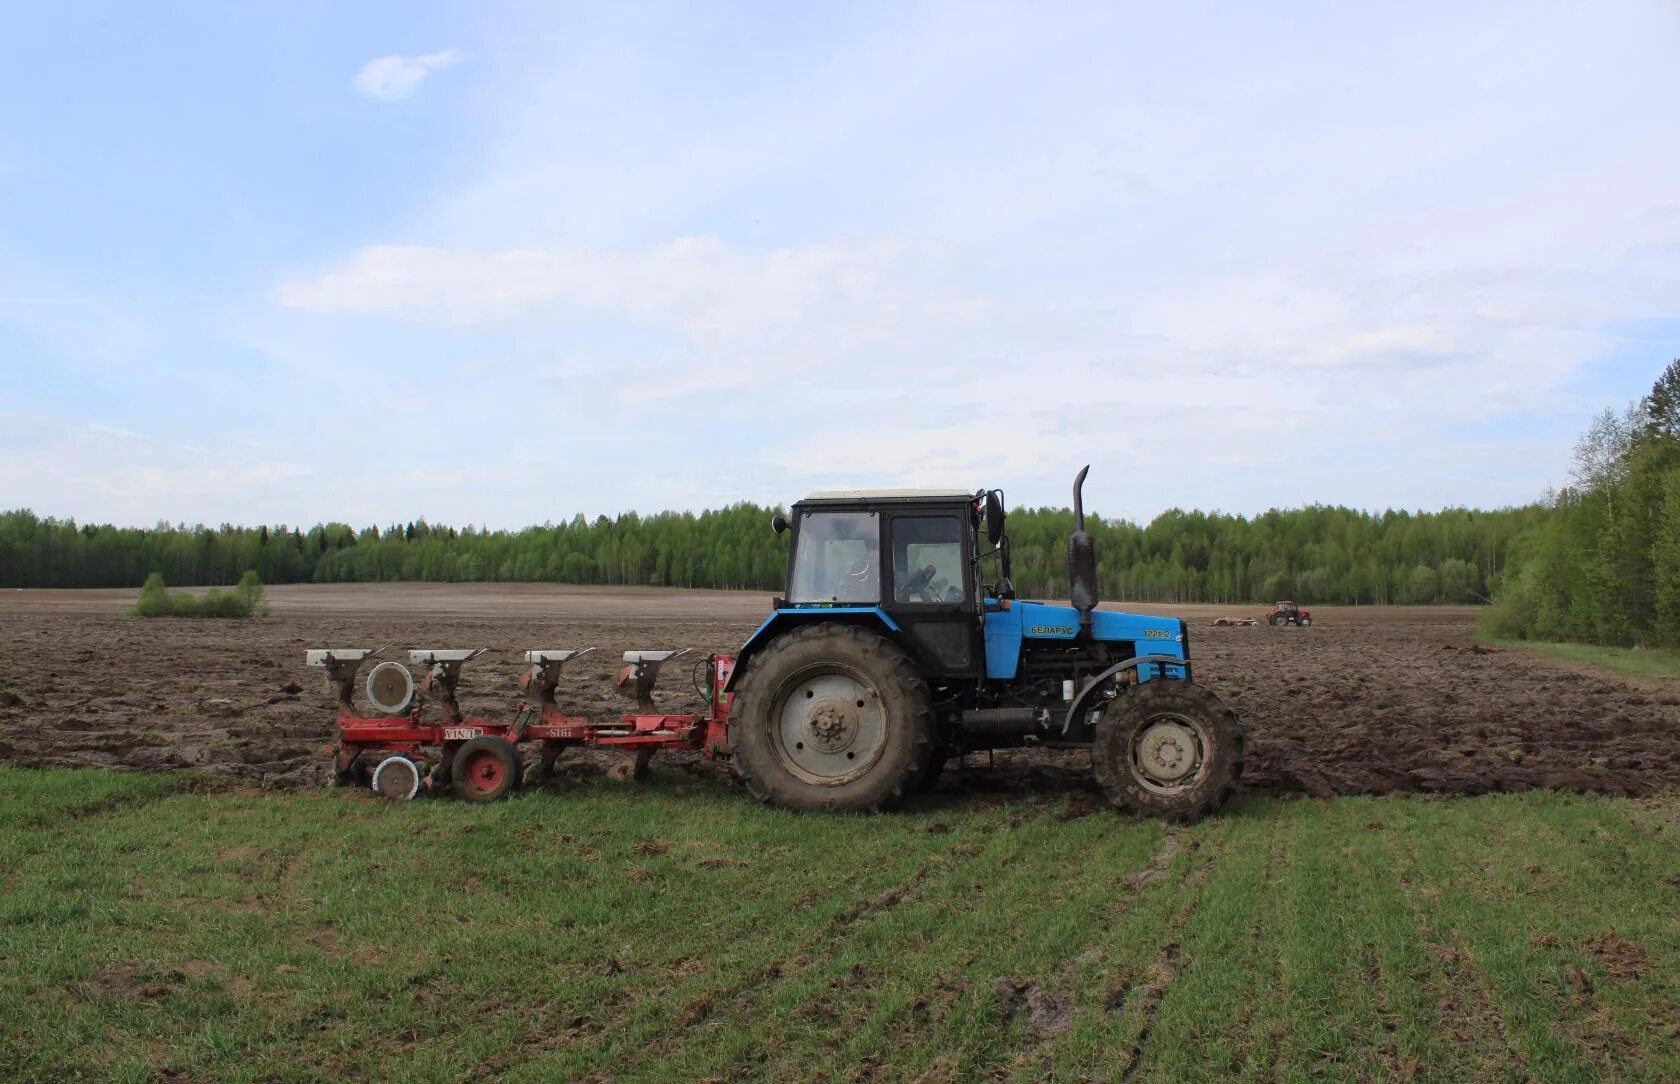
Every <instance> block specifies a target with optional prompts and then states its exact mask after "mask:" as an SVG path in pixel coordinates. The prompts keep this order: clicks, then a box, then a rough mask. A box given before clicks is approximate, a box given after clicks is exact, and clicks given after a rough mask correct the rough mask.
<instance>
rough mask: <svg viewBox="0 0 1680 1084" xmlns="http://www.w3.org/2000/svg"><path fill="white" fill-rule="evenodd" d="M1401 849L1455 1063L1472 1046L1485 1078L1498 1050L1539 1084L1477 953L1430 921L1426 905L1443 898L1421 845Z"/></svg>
mask: <svg viewBox="0 0 1680 1084" xmlns="http://www.w3.org/2000/svg"><path fill="white" fill-rule="evenodd" d="M1400 849H1401V850H1402V851H1403V852H1404V854H1405V857H1406V869H1405V870H1402V871H1401V872H1400V875H1399V876H1400V892H1401V896H1402V898H1404V899H1405V900H1406V901H1407V904H1408V906H1409V909H1410V911H1411V913H1412V917H1413V919H1414V920H1415V921H1416V922H1417V927H1416V929H1417V934H1418V936H1419V937H1420V938H1422V940H1423V942H1424V948H1425V952H1426V953H1427V954H1428V956H1429V957H1430V958H1431V959H1432V960H1433V966H1432V967H1431V971H1433V972H1434V974H1435V975H1436V976H1438V978H1439V980H1440V982H1439V983H1438V984H1437V983H1428V984H1426V989H1430V991H1431V992H1432V993H1434V994H1435V995H1436V1000H1435V1013H1436V1019H1437V1021H1438V1023H1439V1025H1440V1028H1439V1030H1440V1033H1441V1034H1442V1035H1444V1036H1446V1037H1447V1038H1449V1039H1451V1040H1452V1054H1453V1055H1455V1057H1454V1060H1455V1061H1459V1062H1460V1063H1461V1064H1462V1063H1463V1062H1462V1059H1460V1058H1459V1057H1457V1055H1459V1054H1461V1053H1462V1052H1463V1051H1464V1050H1465V1049H1466V1048H1468V1049H1469V1050H1470V1051H1472V1052H1473V1053H1476V1054H1479V1055H1480V1056H1479V1057H1477V1058H1476V1059H1475V1061H1476V1062H1477V1063H1478V1064H1477V1065H1476V1066H1475V1069H1474V1072H1475V1075H1476V1076H1478V1077H1481V1078H1485V1077H1487V1076H1488V1075H1489V1071H1490V1070H1491V1068H1492V1067H1490V1066H1488V1065H1487V1064H1486V1061H1487V1059H1488V1058H1489V1057H1490V1056H1492V1054H1493V1052H1495V1051H1502V1052H1503V1054H1504V1060H1503V1065H1501V1066H1499V1068H1501V1069H1503V1070H1504V1071H1505V1072H1506V1073H1507V1074H1509V1075H1512V1076H1518V1077H1521V1078H1522V1079H1524V1080H1527V1081H1530V1082H1531V1084H1538V1079H1539V1078H1537V1077H1536V1076H1535V1075H1534V1073H1533V1072H1532V1070H1530V1068H1529V1065H1528V1059H1527V1058H1526V1057H1525V1056H1524V1055H1523V1053H1522V1051H1520V1050H1519V1049H1517V1046H1516V1043H1515V1042H1514V1041H1513V1040H1512V1038H1511V1034H1510V1031H1509V1029H1508V1028H1507V1027H1506V1024H1505V1017H1504V1014H1502V1013H1501V1012H1500V1011H1499V1007H1498V1004H1497V1001H1496V999H1495V997H1494V995H1493V992H1492V990H1491V988H1490V987H1489V986H1488V984H1487V980H1486V978H1485V976H1483V974H1482V972H1481V969H1480V968H1479V967H1478V966H1477V965H1476V958H1475V955H1474V954H1473V953H1472V952H1471V951H1470V949H1469V947H1468V946H1466V945H1465V944H1464V940H1463V936H1462V934H1460V933H1459V931H1458V930H1456V929H1454V930H1449V931H1448V932H1447V935H1446V936H1445V937H1444V938H1443V937H1442V936H1441V935H1440V934H1439V932H1438V930H1437V927H1436V925H1435V924H1433V923H1431V922H1430V920H1429V919H1430V916H1429V914H1428V911H1427V908H1426V905H1425V903H1424V902H1423V901H1425V900H1430V901H1433V900H1438V899H1439V898H1440V890H1439V889H1438V888H1435V887H1433V886H1432V885H1429V884H1428V883H1426V882H1425V881H1424V880H1423V874H1422V862H1421V859H1420V857H1419V855H1418V852H1417V846H1416V844H1415V843H1413V842H1412V841H1411V840H1406V841H1404V842H1403V843H1402V844H1401V846H1400ZM1408 871H1410V872H1408Z"/></svg>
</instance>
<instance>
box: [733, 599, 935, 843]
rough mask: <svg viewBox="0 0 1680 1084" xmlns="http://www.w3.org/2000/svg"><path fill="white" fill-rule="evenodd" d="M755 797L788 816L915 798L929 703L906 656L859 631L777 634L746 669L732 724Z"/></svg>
mask: <svg viewBox="0 0 1680 1084" xmlns="http://www.w3.org/2000/svg"><path fill="white" fill-rule="evenodd" d="M729 735H730V745H731V747H732V750H733V752H734V760H735V765H736V770H737V771H738V772H739V774H740V776H741V780H742V782H743V783H744V784H745V785H746V788H747V790H748V791H749V792H750V793H751V794H752V795H753V797H755V798H757V799H759V800H760V801H763V802H770V803H772V804H774V805H778V806H782V807H784V808H787V809H800V810H832V811H839V812H869V811H874V810H878V809H883V808H885V807H887V806H890V805H893V804H894V803H896V802H898V801H899V800H900V799H902V798H903V797H904V796H905V795H907V794H909V793H911V792H912V791H913V790H914V789H915V787H916V784H917V783H918V782H919V781H920V780H921V779H922V778H923V776H924V773H926V771H927V770H928V764H929V762H930V760H931V759H932V756H933V747H934V739H935V733H934V724H933V705H932V699H931V697H930V696H929V693H928V687H927V683H926V682H925V681H924V680H922V676H921V674H920V673H918V672H917V670H916V667H915V664H914V663H912V662H911V661H910V657H909V656H908V655H906V654H905V653H904V652H903V651H902V650H900V649H899V648H898V647H897V646H896V645H895V644H893V643H892V642H891V641H890V640H887V639H885V638H884V637H882V636H879V635H877V634H876V633H874V632H872V631H870V630H868V629H865V628H860V627H858V626H856V625H843V624H839V623H832V622H823V623H821V624H814V625H806V626H804V627H802V628H797V629H794V630H793V631H792V632H789V633H787V634H786V635H784V636H781V637H779V638H778V639H776V640H775V641H773V642H772V643H770V644H769V645H768V646H767V647H765V648H764V649H763V651H761V652H760V653H759V654H758V655H757V656H756V657H755V658H753V659H752V660H751V661H750V662H749V663H748V664H747V670H746V672H745V673H744V674H742V675H741V681H740V683H739V685H738V686H737V687H736V693H735V699H734V701H733V702H732V709H731V711H730V719H729Z"/></svg>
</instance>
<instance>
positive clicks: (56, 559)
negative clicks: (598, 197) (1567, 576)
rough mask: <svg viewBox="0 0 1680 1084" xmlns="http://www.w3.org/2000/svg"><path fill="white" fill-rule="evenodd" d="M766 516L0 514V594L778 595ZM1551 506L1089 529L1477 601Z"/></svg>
mask: <svg viewBox="0 0 1680 1084" xmlns="http://www.w3.org/2000/svg"><path fill="white" fill-rule="evenodd" d="M775 511H777V510H776V509H772V508H764V507H760V506H758V505H754V504H736V505H732V506H730V507H728V508H723V509H718V510H714V511H707V512H701V513H698V514H694V513H690V512H661V513H658V514H656V515H645V516H644V515H638V514H636V513H634V512H628V513H625V514H623V515H621V516H618V517H616V518H609V517H606V516H600V517H597V518H596V519H594V520H588V519H585V518H584V517H582V516H575V517H573V518H572V519H571V520H569V521H566V522H563V523H558V524H544V525H542V526H537V527H526V528H524V529H521V530H515V531H506V530H484V529H481V528H474V527H463V528H455V527H447V526H439V525H434V524H429V523H426V522H424V521H416V522H413V523H403V524H393V525H389V526H367V527H363V528H360V529H353V528H352V527H350V526H348V525H346V524H342V523H325V524H316V525H315V526H312V527H308V528H303V527H295V526H283V525H277V526H258V527H236V526H231V525H226V524H224V525H222V526H220V527H214V528H212V527H206V526H202V525H200V526H189V525H184V524H176V525H170V524H162V523H160V524H158V525H157V526H155V527H151V528H144V529H142V528H134V527H119V526H113V525H110V524H82V525H78V524H77V523H75V522H74V521H72V520H64V519H48V518H41V517H38V516H36V515H34V514H33V513H31V512H29V511H12V512H5V513H0V586H6V587H130V586H139V585H140V584H141V583H142V582H144V581H145V579H146V577H147V576H148V575H149V574H151V573H154V572H155V573H158V574H161V575H162V576H163V578H164V580H165V581H166V582H167V583H168V584H170V585H171V586H186V585H203V584H212V585H227V584H233V583H237V582H238V581H239V579H240V577H241V575H242V574H243V573H245V572H246V571H248V570H254V571H255V572H256V573H257V575H258V576H259V577H261V579H262V582H264V583H268V584H278V583H307V582H314V583H335V582H376V581H393V580H430V581H453V582H472V581H486V580H499V581H519V582H536V581H546V582H554V583H576V584H616V585H648V586H665V587H706V588H750V589H759V590H766V591H773V590H779V589H780V588H781V587H782V580H783V576H784V572H785V567H786V561H787V536H778V535H776V534H775V533H773V532H772V531H771V529H770V517H771V514H772V513H773V512H775ZM1551 514H1553V509H1551V508H1549V507H1543V506H1540V505H1533V506H1527V507H1522V508H1512V509H1502V510H1499V511H1492V512H1480V511H1472V510H1469V509H1463V508H1454V509H1447V510H1444V511H1440V512H1406V511H1386V512H1382V513H1371V512H1365V511H1360V510H1356V509H1351V508H1343V507H1324V506H1317V505H1315V506H1311V507H1307V508H1297V509H1292V510H1288V511H1270V512H1266V513H1264V514H1263V515H1259V516H1254V517H1252V518H1250V517H1244V516H1237V515H1226V514H1222V513H1217V512H1215V513H1204V512H1185V511H1180V510H1178V509H1173V510H1170V511H1167V512H1164V513H1162V514H1161V515H1159V516H1156V517H1155V518H1154V519H1153V520H1151V521H1150V522H1149V523H1148V524H1147V525H1144V526H1140V525H1138V524H1135V523H1131V522H1128V521H1125V520H1110V519H1103V518H1101V517H1095V518H1093V519H1090V520H1089V521H1088V529H1089V530H1090V531H1091V533H1092V535H1093V536H1094V538H1095V541H1096V547H1097V556H1098V571H1099V573H1100V575H1101V578H1102V592H1103V597H1104V598H1107V599H1111V600H1130V601H1138V602H1213V603H1269V602H1272V601H1274V600H1276V599H1280V598H1294V599H1297V600H1299V601H1302V602H1307V603H1351V604H1367V603H1377V604H1392V603H1434V602H1442V603H1477V602H1486V601H1488V599H1489V598H1490V597H1491V595H1492V594H1493V592H1494V590H1495V589H1496V587H1497V586H1498V584H1499V582H1500V579H1501V576H1502V574H1503V573H1504V570H1505V566H1506V562H1507V560H1508V559H1509V554H1510V551H1511V548H1512V545H1513V542H1514V541H1515V539H1516V538H1517V537H1518V536H1519V535H1521V534H1523V532H1525V531H1526V530H1528V529H1530V528H1532V527H1535V526H1536V525H1537V524H1539V523H1540V522H1541V521H1542V520H1543V519H1544V518H1546V517H1547V516H1548V515H1551ZM1072 527H1073V515H1072V513H1071V512H1070V511H1069V510H1068V509H1065V508H1022V509H1016V510H1013V511H1012V512H1011V513H1010V515H1009V535H1010V539H1011V545H1012V553H1013V559H1014V582H1015V585H1016V588H1017V591H1018V593H1020V594H1021V595H1022V596H1024V597H1046V598H1053V597H1058V596H1061V595H1064V594H1065V593H1066V591H1067V570H1066V563H1065V562H1066V557H1065V555H1066V547H1067V536H1068V533H1069V532H1070V531H1071V530H1072Z"/></svg>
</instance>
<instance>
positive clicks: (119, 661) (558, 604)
mask: <svg viewBox="0 0 1680 1084" xmlns="http://www.w3.org/2000/svg"><path fill="white" fill-rule="evenodd" d="M134 595H135V592H134V591H132V590H109V591H7V592H0V762H5V763H12V764H21V765H44V764H50V765H95V766H104V767H112V768H138V769H193V770H200V771H209V772H213V773H220V774H227V775H230V776H234V777H237V778H240V779H244V780H248V781H252V782H257V783H261V784H263V785H276V786H297V785H314V784H317V783H320V782H323V781H324V780H325V779H326V776H327V754H328V751H329V749H330V746H331V742H332V721H333V707H332V701H331V698H330V696H329V694H328V692H327V690H326V685H325V681H324V680H323V678H322V675H321V672H320V671H316V670H310V669H309V668H307V667H305V666H304V665H303V652H304V649H305V648H309V647H322V646H381V645H389V646H391V647H393V648H397V649H406V648H409V647H491V648H494V649H495V651H494V653H492V654H491V655H488V656H486V657H485V658H484V659H481V660H479V661H477V662H474V663H472V664H470V665H469V666H468V667H467V670H466V678H465V680H464V681H463V683H462V703H463V707H465V708H466V709H467V710H468V711H469V712H470V713H481V714H491V715H494V714H499V713H503V712H506V711H508V710H509V709H510V707H511V704H512V701H513V699H514V695H515V685H514V681H515V678H516V677H517V675H518V672H519V670H520V664H519V661H518V660H519V657H520V653H521V652H523V651H524V650H525V649H526V648H531V647H584V646H590V645H594V646H598V647H600V648H601V649H602V650H601V651H600V653H598V654H597V655H594V656H590V657H588V658H586V659H584V660H580V663H579V664H577V665H575V666H574V667H573V668H572V669H571V670H569V671H568V675H567V681H566V682H565V683H564V684H563V685H562V687H561V693H562V703H564V704H566V705H567V706H568V708H570V709H572V710H576V711H580V712H585V713H603V714H610V713H615V712H617V711H619V710H621V708H623V707H624V706H625V703H624V702H623V701H621V700H620V699H618V697H617V696H616V694H615V693H613V691H612V690H611V689H610V687H609V686H608V684H607V679H608V678H609V676H610V675H611V674H612V673H613V671H614V670H615V669H616V666H617V659H618V654H619V652H621V651H622V650H624V649H625V648H632V647H643V648H649V647H673V648H674V647H692V648H694V649H696V650H697V651H699V652H702V653H704V652H707V651H729V650H733V649H734V648H736V647H737V646H738V645H739V644H740V642H741V641H742V639H744V638H745V636H746V635H747V634H748V633H749V632H750V631H751V630H752V628H753V627H754V626H755V625H757V623H758V622H759V621H760V620H761V619H762V617H763V616H764V615H765V613H766V612H767V611H768V595H767V594H766V593H759V592H750V593H749V592H713V591H662V590H655V589H642V588H625V589H612V588H583V587H567V586H557V585H535V586H531V585H512V584H495V585H459V584H381V585H327V586H281V587H274V588H270V590H269V598H270V602H271V605H272V607H273V613H272V615H271V616H270V617H268V618H264V619H260V620H255V621H246V622H238V621H231V622H229V621H180V620H168V619H164V620H150V621H143V620H138V619H133V618H128V617H125V616H123V610H124V609H125V608H126V607H127V606H128V605H130V604H131V603H132V601H133V598H134ZM1128 608H1133V609H1138V610H1142V611H1145V612H1155V613H1172V614H1176V615H1178V616H1182V617H1184V618H1185V619H1186V620H1187V621H1188V622H1189V623H1190V626H1191V629H1192V635H1191V639H1192V653H1193V657H1194V659H1195V661H1196V666H1197V679H1198V680H1199V681H1201V682H1202V683H1204V684H1206V685H1208V686H1210V687H1212V688H1213V689H1214V690H1215V691H1217V692H1218V693H1219V694H1220V695H1221V696H1223V697H1225V698H1226V700H1227V701H1228V702H1229V703H1230V704H1231V706H1232V707H1233V708H1235V709H1236V711H1237V713H1238V714H1239V715H1240V716H1241V717H1242V718H1243V720H1244V722H1245V723H1246V724H1247V726H1248V728H1249V734H1250V739H1251V741H1250V758H1249V763H1248V769H1247V773H1246V775H1245V785H1244V789H1245V790H1247V791H1249V792H1256V793H1282V794H1287V793H1305V794H1312V795H1333V794H1361V793H1365V794H1380V793H1388V792H1438V793H1456V794H1473V793H1481V792H1486V791H1499V790H1523V789H1529V788H1535V787H1540V788H1550V789H1561V790H1572V791H1594V792H1602V793H1609V794H1649V793H1654V792H1659V791H1667V790H1672V789H1675V788H1676V787H1680V684H1673V683H1665V682H1658V681H1639V680H1636V679H1627V678H1619V677H1615V676H1613V675H1609V674H1607V673H1601V672H1598V671H1596V670H1593V669H1590V668H1586V667H1583V666H1581V665H1578V664H1571V663H1568V662H1564V661H1561V660H1556V659H1552V658H1548V657H1545V656H1541V655H1538V654H1535V653H1531V652H1527V651H1521V650H1500V649H1489V648H1485V647H1482V646H1479V645H1477V644H1475V643H1474V642H1473V641H1472V632H1473V629H1474V622H1475V615H1476V611H1475V610H1473V609H1468V608H1450V607H1431V608H1410V607H1360V608H1334V607H1327V608H1315V610H1314V618H1315V622H1316V623H1315V624H1314V626H1313V627H1312V628H1309V629H1294V628H1281V629H1274V628H1270V627H1266V626H1260V627H1254V628H1247V627H1240V628H1212V627H1209V626H1210V623H1211V621H1212V620H1213V618H1214V617H1216V616H1222V615H1228V616H1244V615H1247V614H1249V613H1251V612H1254V613H1258V612H1260V609H1261V608H1258V607H1211V606H1187V607H1161V606H1147V605H1139V606H1135V607H1128ZM662 703H663V704H665V705H666V706H668V707H669V708H671V709H672V710H691V709H696V708H698V707H699V698H698V696H697V695H696V694H695V692H694V691H693V689H692V687H691V685H690V681H689V675H688V672H687V670H686V668H684V667H681V666H672V667H669V668H668V669H667V672H666V674H665V677H664V681H663V688H662ZM985 761H986V758H985V757H984V756H976V757H971V758H970V760H969V763H968V765H966V766H965V769H964V771H963V772H962V773H961V775H960V777H959V774H958V773H957V772H956V771H955V770H952V771H948V772H947V774H946V781H945V783H944V788H945V790H946V791H947V792H951V793H956V792H961V791H966V790H969V789H976V788H978V789H995V788H997V787H1004V788H1009V789H1014V788H1016V787H1019V788H1023V789H1034V790H1036V789H1045V790H1078V789H1085V788H1088V787H1090V786H1091V784H1090V782H1089V773H1088V771H1087V770H1086V765H1085V758H1084V757H1083V755H1082V754H1078V753H1015V754H1010V755H1003V754H1000V755H999V756H998V758H997V762H996V768H995V769H992V770H984V771H983V770H979V769H980V766H981V765H983V764H984V763H985ZM661 763H664V764H667V765H668V766H674V767H677V768H680V769H684V770H690V771H698V772H703V773H705V774H708V775H712V776H715V777H716V778H717V780H718V783H719V785H720V786H721V785H727V779H728V777H727V773H724V772H721V771H716V770H714V769H713V768H712V767H711V766H710V765H706V764H703V763H701V762H699V761H698V758H693V757H682V756H676V755H670V754H666V755H663V756H662V757H661V759H660V760H656V761H655V766H656V768H657V766H658V765H659V764H661ZM578 770H580V771H581V770H588V764H587V763H586V764H585V765H584V766H582V767H580V768H579V769H578Z"/></svg>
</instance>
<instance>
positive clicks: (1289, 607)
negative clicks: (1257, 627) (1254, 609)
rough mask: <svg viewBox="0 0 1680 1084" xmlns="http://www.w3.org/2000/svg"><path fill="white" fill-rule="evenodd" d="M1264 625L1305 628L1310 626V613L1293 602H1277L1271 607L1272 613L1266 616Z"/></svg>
mask: <svg viewBox="0 0 1680 1084" xmlns="http://www.w3.org/2000/svg"><path fill="white" fill-rule="evenodd" d="M1266 624H1268V625H1300V626H1301V627H1302V628H1305V627H1306V626H1308V625H1310V624H1312V611H1311V610H1309V609H1307V608H1306V607H1304V606H1297V605H1295V604H1294V603H1293V602H1287V601H1286V602H1279V603H1278V604H1277V605H1275V606H1273V607H1272V612H1271V613H1269V614H1267V615H1266Z"/></svg>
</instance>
